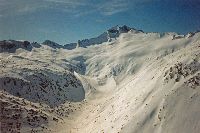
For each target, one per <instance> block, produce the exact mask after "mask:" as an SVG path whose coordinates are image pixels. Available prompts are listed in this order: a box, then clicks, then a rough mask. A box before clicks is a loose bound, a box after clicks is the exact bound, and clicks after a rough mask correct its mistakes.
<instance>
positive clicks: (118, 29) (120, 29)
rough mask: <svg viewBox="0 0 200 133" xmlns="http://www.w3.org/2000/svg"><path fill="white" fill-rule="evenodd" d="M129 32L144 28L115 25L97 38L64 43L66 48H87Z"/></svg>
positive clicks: (138, 31) (137, 31)
mask: <svg viewBox="0 0 200 133" xmlns="http://www.w3.org/2000/svg"><path fill="white" fill-rule="evenodd" d="M128 32H134V33H140V32H143V31H142V30H136V29H134V28H130V27H128V26H126V25H124V26H118V25H117V26H114V27H112V28H110V29H108V30H107V31H106V32H104V33H102V34H101V35H99V36H98V37H96V38H90V39H84V40H79V41H78V42H77V43H70V44H66V45H64V47H65V48H66V49H74V48H76V47H83V48H86V47H87V46H90V45H94V44H101V43H104V42H110V41H112V40H115V39H116V38H117V37H119V35H120V34H122V33H128Z"/></svg>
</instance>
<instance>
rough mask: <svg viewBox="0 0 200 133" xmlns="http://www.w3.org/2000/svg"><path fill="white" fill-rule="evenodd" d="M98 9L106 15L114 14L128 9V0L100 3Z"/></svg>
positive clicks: (112, 0)
mask: <svg viewBox="0 0 200 133" xmlns="http://www.w3.org/2000/svg"><path fill="white" fill-rule="evenodd" d="M98 9H99V11H101V13H102V14H104V15H113V14H116V13H119V12H123V11H126V10H128V1H127V0H111V1H108V2H105V3H103V4H102V5H100V7H99V8H98Z"/></svg>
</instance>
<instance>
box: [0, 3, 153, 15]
mask: <svg viewBox="0 0 200 133" xmlns="http://www.w3.org/2000/svg"><path fill="white" fill-rule="evenodd" d="M144 1H151V0H144ZM138 2H140V1H139V0H133V1H131V0H110V1H106V0H102V1H99V2H96V1H95V3H94V2H93V0H0V14H1V15H2V16H4V15H21V14H28V13H32V12H38V11H44V10H54V9H56V10H60V11H62V12H66V13H69V14H68V15H72V16H75V17H79V16H86V15H88V14H91V13H94V12H96V13H100V14H102V15H105V16H110V15H113V14H117V13H120V12H124V11H126V10H128V9H129V8H130V6H129V5H130V4H132V5H133V4H134V3H138Z"/></svg>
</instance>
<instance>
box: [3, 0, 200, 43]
mask: <svg viewBox="0 0 200 133" xmlns="http://www.w3.org/2000/svg"><path fill="white" fill-rule="evenodd" d="M124 24H125V25H128V26H130V27H134V28H136V29H142V30H144V31H146V32H169V31H171V32H178V33H181V34H185V33H187V32H190V31H196V30H200V0H0V40H4V39H17V40H29V41H38V42H42V41H44V40H46V39H49V40H52V41H55V42H58V43H60V44H66V43H70V42H76V41H77V40H78V39H84V38H90V37H95V36H97V35H99V34H101V33H102V32H104V31H105V30H106V29H108V28H110V27H112V26H115V25H124Z"/></svg>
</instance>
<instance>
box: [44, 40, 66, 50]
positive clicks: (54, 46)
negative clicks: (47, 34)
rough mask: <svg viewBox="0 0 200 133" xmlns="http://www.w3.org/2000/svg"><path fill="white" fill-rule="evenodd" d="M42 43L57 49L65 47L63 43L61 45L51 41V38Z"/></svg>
mask: <svg viewBox="0 0 200 133" xmlns="http://www.w3.org/2000/svg"><path fill="white" fill-rule="evenodd" d="M42 44H43V45H47V46H49V47H52V48H54V49H56V48H63V46H62V45H60V44H58V43H56V42H53V41H50V40H45V41H44V42H43V43H42Z"/></svg>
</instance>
